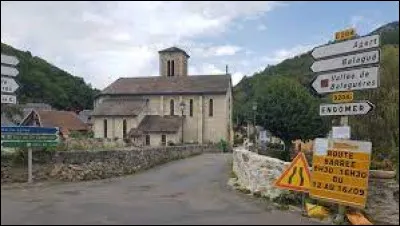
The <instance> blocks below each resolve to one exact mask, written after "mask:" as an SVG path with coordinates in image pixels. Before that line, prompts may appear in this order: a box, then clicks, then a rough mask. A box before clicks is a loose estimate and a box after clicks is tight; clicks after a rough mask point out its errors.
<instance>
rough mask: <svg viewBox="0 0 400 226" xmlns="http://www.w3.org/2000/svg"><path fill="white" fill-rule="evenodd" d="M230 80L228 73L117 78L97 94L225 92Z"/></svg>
mask: <svg viewBox="0 0 400 226" xmlns="http://www.w3.org/2000/svg"><path fill="white" fill-rule="evenodd" d="M230 81H231V77H230V75H194V76H193V75H192V76H182V77H180V76H175V77H163V76H153V77H134V78H128V77H127V78H119V79H118V80H116V81H115V82H113V83H112V84H111V85H109V86H108V87H106V88H105V89H104V90H103V91H102V92H101V93H100V94H99V95H107V94H110V95H129V94H136V95H138V94H140V95H145V94H159V95H164V94H207V93H208V94H216V93H226V92H227V91H228V89H229V87H230Z"/></svg>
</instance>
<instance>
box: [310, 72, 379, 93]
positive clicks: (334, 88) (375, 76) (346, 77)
mask: <svg viewBox="0 0 400 226" xmlns="http://www.w3.org/2000/svg"><path fill="white" fill-rule="evenodd" d="M378 86H379V67H367V68H360V69H351V70H347V71H340V72H331V73H325V74H321V75H318V76H317V77H316V78H315V79H314V80H313V81H312V87H313V89H314V90H315V91H316V92H317V93H319V94H324V93H333V92H343V91H353V90H364V89H375V88H378Z"/></svg>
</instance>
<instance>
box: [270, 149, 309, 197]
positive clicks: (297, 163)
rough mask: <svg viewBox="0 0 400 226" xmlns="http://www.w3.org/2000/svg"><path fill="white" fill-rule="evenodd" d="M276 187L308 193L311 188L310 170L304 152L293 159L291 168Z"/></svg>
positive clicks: (279, 179)
mask: <svg viewBox="0 0 400 226" xmlns="http://www.w3.org/2000/svg"><path fill="white" fill-rule="evenodd" d="M274 186H275V187H278V188H282V189H288V190H293V191H308V189H309V187H310V170H309V168H308V163H307V159H306V158H305V156H304V154H303V153H302V152H299V154H298V155H297V156H296V157H295V158H294V159H293V161H292V163H291V164H290V166H289V168H287V169H286V170H285V171H284V172H283V173H282V175H281V176H280V177H279V178H278V179H277V180H276V181H275V184H274Z"/></svg>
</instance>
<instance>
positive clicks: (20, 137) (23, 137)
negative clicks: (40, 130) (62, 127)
mask: <svg viewBox="0 0 400 226" xmlns="http://www.w3.org/2000/svg"><path fill="white" fill-rule="evenodd" d="M57 139H58V136H57V135H54V134H2V135H1V140H7V141H8V140H10V141H24V142H37V141H54V140H57Z"/></svg>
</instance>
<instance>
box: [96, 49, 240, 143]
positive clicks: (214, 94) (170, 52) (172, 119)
mask: <svg viewBox="0 0 400 226" xmlns="http://www.w3.org/2000/svg"><path fill="white" fill-rule="evenodd" d="M158 53H159V73H160V75H159V76H151V77H123V78H119V79H117V80H116V81H115V82H113V83H111V84H110V85H109V86H108V87H106V88H105V89H104V90H102V91H101V93H100V94H98V95H97V96H96V98H95V100H94V109H93V113H92V123H93V131H94V137H95V138H111V139H115V138H120V139H124V140H125V141H128V142H131V143H133V144H134V145H136V146H166V145H179V144H181V143H191V144H195V143H197V144H207V143H218V142H219V141H220V140H221V139H223V140H225V141H227V142H228V143H229V144H233V131H232V81H231V76H230V75H229V74H222V75H188V60H189V55H188V54H187V53H186V52H185V51H184V50H182V49H180V48H177V47H171V48H167V49H164V50H161V51H159V52H158Z"/></svg>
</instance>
